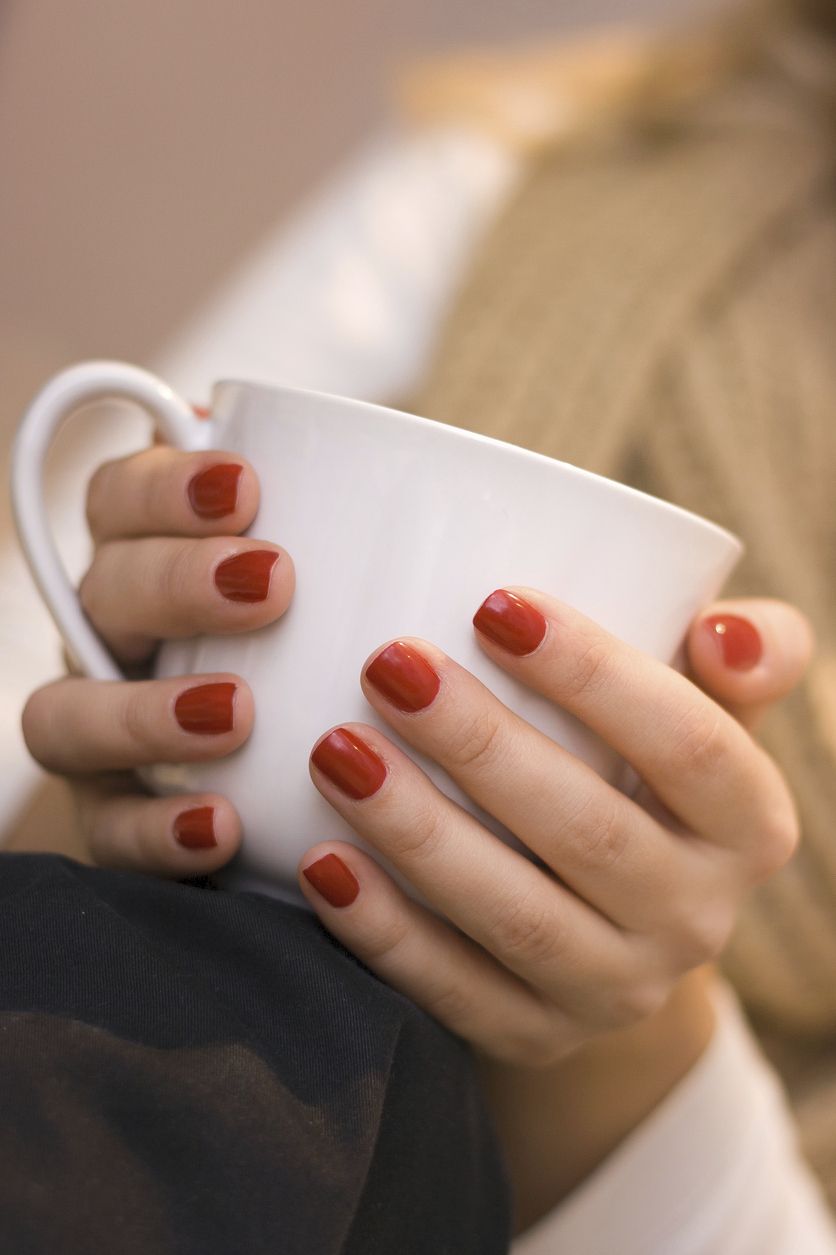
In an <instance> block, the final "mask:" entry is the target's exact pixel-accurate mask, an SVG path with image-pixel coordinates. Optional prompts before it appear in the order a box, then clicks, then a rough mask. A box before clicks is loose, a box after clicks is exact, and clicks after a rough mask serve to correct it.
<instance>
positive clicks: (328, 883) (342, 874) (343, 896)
mask: <svg viewBox="0 0 836 1255" xmlns="http://www.w3.org/2000/svg"><path fill="white" fill-rule="evenodd" d="M302 875H303V876H304V877H305V879H306V880H307V881H309V883H310V884H312V885H313V887H314V889H316V891H317V893H321V894H322V896H323V898H324V899H325V901H326V902H329V903H330V904H331V906H350V905H351V903H352V902H353V901H354V899H355V898H356V897H357V894H358V893H359V892H360V883H359V881H358V880H357V877H356V876H355V875H354V873H353V872H352V871H350V870H349V868H348V867H346V865H345V863H344V862H343V861H342V859H341V858H338V856H337V855H336V854H326V855H325V856H324V858H320V859H317V861H316V862H315V863H311V865H310V867H304V868H303V869H302Z"/></svg>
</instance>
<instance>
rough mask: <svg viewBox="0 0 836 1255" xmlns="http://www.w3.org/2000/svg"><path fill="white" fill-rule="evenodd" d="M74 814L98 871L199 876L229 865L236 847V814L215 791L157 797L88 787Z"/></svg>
mask: <svg viewBox="0 0 836 1255" xmlns="http://www.w3.org/2000/svg"><path fill="white" fill-rule="evenodd" d="M79 810H80V817H81V825H82V829H83V831H84V834H85V837H86V840H87V845H88V848H89V851H90V856H91V858H92V860H93V862H94V863H96V864H98V866H100V867H113V868H120V869H123V870H127V871H138V872H147V873H149V874H151V875H156V876H170V877H172V878H174V879H182V878H185V877H188V876H203V875H207V874H208V873H209V872H212V871H216V870H217V869H218V868H219V867H223V865H224V864H225V863H227V862H229V860H230V859H231V858H232V856H233V854H234V853H235V852H236V850H237V849H238V846H239V845H240V843H241V822H240V820H239V818H238V815H237V813H236V811H235V810H234V809H233V807H232V806H231V805H230V803H229V802H228V801H227V800H226V798H223V797H219V796H218V795H217V794H216V793H199V794H196V795H194V796H191V795H190V796H189V797H165V798H160V797H145V796H142V795H139V794H136V795H135V794H127V793H122V794H116V795H114V794H113V793H109V792H106V791H105V790H103V789H97V788H95V787H94V786H91V787H89V788H86V789H84V790H83V794H82V796H81V798H80V799H79Z"/></svg>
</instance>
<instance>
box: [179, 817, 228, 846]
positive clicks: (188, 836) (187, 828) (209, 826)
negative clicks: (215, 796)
mask: <svg viewBox="0 0 836 1255" xmlns="http://www.w3.org/2000/svg"><path fill="white" fill-rule="evenodd" d="M174 836H175V837H176V839H177V841H178V842H179V843H180V845H182V846H185V848H186V849H187V850H209V849H211V848H212V846H213V845H217V844H218V842H217V840H216V838H215V808H214V806H193V807H192V808H191V810H188V811H182V812H181V813H180V814H179V815H178V816H177V818H176V819H175V821H174Z"/></svg>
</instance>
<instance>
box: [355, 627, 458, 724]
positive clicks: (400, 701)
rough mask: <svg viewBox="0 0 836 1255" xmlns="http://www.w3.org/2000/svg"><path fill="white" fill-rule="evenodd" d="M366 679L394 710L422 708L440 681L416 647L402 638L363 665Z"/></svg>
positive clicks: (433, 694)
mask: <svg viewBox="0 0 836 1255" xmlns="http://www.w3.org/2000/svg"><path fill="white" fill-rule="evenodd" d="M366 679H367V680H369V681H370V682H371V683H372V684H373V685H374V687H375V688H376V689H377V691H378V693H382V694H383V696H384V697H385V698H386V700H387V701H390V702H391V703H392V705H393V706H397V708H398V710H408V711H414V710H424V709H425V708H426V707H427V706H429V705H430V703H431V702H432V701H434V700H435V696H436V694H437V693H438V688H439V685H440V684H441V681H440V679H439V677H438V675H437V674H436V672H435V671H434V670H433V669H432V667H431V666H430V664H429V663H428V662H427V660H426V658H424V657H423V656H422V655H421V654H419V653H418V650H417V649H414V648H413V647H412V645H407V644H405V643H404V642H403V641H394V642H393V643H392V644H391V645H387V646H386V648H385V649H384V650H381V652H380V653H379V654H378V655H377V657H376V658H375V659H374V661H373V662H371V663H370V664H369V666H368V667H367V668H366Z"/></svg>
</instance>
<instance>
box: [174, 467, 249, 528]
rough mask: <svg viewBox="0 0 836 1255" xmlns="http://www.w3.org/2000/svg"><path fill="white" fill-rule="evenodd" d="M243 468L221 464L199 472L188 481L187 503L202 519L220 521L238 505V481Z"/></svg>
mask: <svg viewBox="0 0 836 1255" xmlns="http://www.w3.org/2000/svg"><path fill="white" fill-rule="evenodd" d="M243 469H244V468H243V466H233V465H232V463H231V462H230V463H222V464H221V465H219V466H210V467H209V468H208V469H207V470H205V471H200V472H199V473H198V474H197V475H193V476H192V478H191V479H190V480H189V489H188V492H189V501H190V502H191V507H192V509H193V510H194V512H195V514H199V515H200V517H201V518H202V519H222V518H223V517H224V515H226V514H232V513H234V511H235V507H236V506H237V504H238V481H239V479H240V478H241V472H242V470H243Z"/></svg>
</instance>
